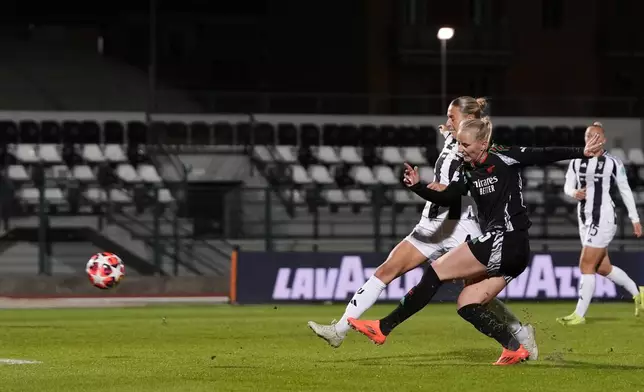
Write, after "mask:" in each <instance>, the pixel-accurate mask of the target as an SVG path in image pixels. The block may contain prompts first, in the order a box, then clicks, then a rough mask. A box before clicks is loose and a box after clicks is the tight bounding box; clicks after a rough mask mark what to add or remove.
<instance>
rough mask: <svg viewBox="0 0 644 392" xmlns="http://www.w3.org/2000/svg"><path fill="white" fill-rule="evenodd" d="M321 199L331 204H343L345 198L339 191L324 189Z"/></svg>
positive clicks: (345, 201) (345, 200)
mask: <svg viewBox="0 0 644 392" xmlns="http://www.w3.org/2000/svg"><path fill="white" fill-rule="evenodd" d="M322 198H323V199H324V200H325V201H326V202H327V203H331V204H345V203H347V198H346V197H345V195H344V192H342V191H341V190H340V189H326V190H323V191H322Z"/></svg>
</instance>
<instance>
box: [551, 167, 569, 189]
mask: <svg viewBox="0 0 644 392" xmlns="http://www.w3.org/2000/svg"><path fill="white" fill-rule="evenodd" d="M546 176H547V178H548V183H550V184H554V185H558V186H563V185H564V183H565V182H566V172H565V171H564V170H563V169H561V168H560V167H558V166H550V167H548V169H547V170H546Z"/></svg>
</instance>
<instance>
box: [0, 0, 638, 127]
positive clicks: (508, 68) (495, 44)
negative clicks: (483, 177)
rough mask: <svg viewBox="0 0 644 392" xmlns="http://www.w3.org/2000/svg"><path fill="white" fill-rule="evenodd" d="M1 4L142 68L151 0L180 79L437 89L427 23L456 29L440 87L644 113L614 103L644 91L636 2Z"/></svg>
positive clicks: (15, 26)
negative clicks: (445, 77) (445, 79)
mask: <svg viewBox="0 0 644 392" xmlns="http://www.w3.org/2000/svg"><path fill="white" fill-rule="evenodd" d="M10 4H12V6H9V5H7V8H6V9H5V10H4V12H3V14H4V15H3V16H2V20H3V21H4V24H3V30H4V31H3V33H4V34H3V35H5V36H7V35H8V34H15V35H19V36H22V37H24V38H25V39H28V37H29V31H30V30H32V29H34V28H38V27H39V26H43V25H64V26H67V29H66V34H68V36H69V37H70V41H73V40H75V41H78V42H81V41H84V40H87V41H91V40H95V39H96V37H97V36H103V37H104V46H105V54H106V55H108V56H110V57H113V58H118V59H120V60H122V61H125V62H127V63H130V64H134V65H136V66H138V67H140V68H142V69H145V70H147V69H148V67H149V63H150V56H149V54H150V50H149V49H150V36H151V34H150V7H151V6H152V7H153V8H154V9H155V10H156V11H155V15H156V44H155V45H154V46H155V49H156V60H157V63H156V65H157V67H156V70H157V72H156V75H157V79H158V81H159V82H161V83H164V84H165V85H168V86H172V87H173V88H177V89H189V90H192V91H200V92H202V93H207V92H212V93H215V92H217V93H220V94H221V93H222V92H245V93H258V92H273V93H275V92H280V93H284V92H288V93H350V94H371V95H372V96H374V95H379V96H389V95H397V96H401V95H403V96H404V95H407V96H408V95H438V94H440V43H439V41H438V39H437V38H436V31H437V29H438V28H439V27H440V26H451V27H453V28H454V29H455V31H456V33H455V36H454V38H453V39H452V40H450V41H449V43H448V64H449V71H448V84H447V86H448V95H449V96H454V95H464V94H467V95H473V96H480V95H486V96H492V97H495V98H496V99H497V100H506V101H508V100H512V99H513V98H515V97H516V98H519V97H520V99H522V100H528V99H529V102H528V103H526V104H525V105H529V106H530V107H532V108H534V112H535V113H534V114H537V115H538V114H539V108H540V107H541V106H543V105H552V102H553V100H554V101H555V102H556V104H557V105H566V104H567V103H566V101H567V100H568V99H570V98H571V97H578V98H580V99H581V98H583V100H584V102H589V103H588V104H592V105H598V103H603V104H604V105H603V106H602V108H603V109H601V110H600V112H601V113H599V114H600V115H615V116H623V115H641V113H640V112H641V110H640V109H641V108H640V105H639V103H638V105H636V107H635V108H629V109H628V110H626V109H624V108H623V107H621V106H622V104H621V103H619V102H631V101H628V100H626V98H641V97H642V91H643V88H644V76H643V73H642V71H641V70H642V69H644V38H643V37H644V23H642V22H641V17H642V15H644V2H642V1H641V0H613V1H609V0H604V1H600V0H566V1H562V0H523V1H511V0H452V1H435V0H325V1H308V0H307V1H301V0H300V1H297V0H272V1H271V0H257V1H250V0H241V1H205V0H202V1H197V0H184V1H169V0H154V1H143V2H101V1H98V2H82V3H76V2H62V3H61V2H43V3H40V2H36V1H33V0H28V1H21V2H19V3H10ZM562 97H565V98H566V100H564V99H563V98H562ZM611 100H612V101H613V102H617V103H614V104H607V103H606V102H610V101H611ZM577 104H579V103H577ZM443 110H444V109H443Z"/></svg>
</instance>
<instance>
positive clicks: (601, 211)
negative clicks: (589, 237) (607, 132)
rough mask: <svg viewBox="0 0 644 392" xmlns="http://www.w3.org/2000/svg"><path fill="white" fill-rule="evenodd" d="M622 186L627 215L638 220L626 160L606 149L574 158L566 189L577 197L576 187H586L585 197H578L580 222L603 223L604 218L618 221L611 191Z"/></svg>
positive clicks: (569, 170)
mask: <svg viewBox="0 0 644 392" xmlns="http://www.w3.org/2000/svg"><path fill="white" fill-rule="evenodd" d="M615 187H617V189H619V193H620V194H621V196H622V200H623V201H624V204H625V205H626V208H627V209H628V217H629V218H630V219H631V221H633V222H639V215H638V213H637V208H636V207H635V200H634V199H633V192H632V191H631V187H630V186H629V185H628V179H627V178H626V169H625V168H624V164H623V163H622V162H621V161H620V160H619V158H617V157H616V156H614V155H611V154H610V153H608V152H604V154H603V155H601V156H599V157H593V158H583V159H573V160H571V161H570V164H569V165H568V171H567V172H566V183H565V185H564V192H565V193H566V194H567V195H568V196H570V197H574V194H575V191H576V190H577V189H582V188H585V189H586V199H584V200H581V201H579V203H578V205H577V210H578V212H579V223H580V224H582V225H589V224H592V225H595V226H598V225H600V222H602V221H604V222H605V221H607V220H608V221H612V222H615V203H614V202H613V198H612V197H611V192H612V191H613V190H615Z"/></svg>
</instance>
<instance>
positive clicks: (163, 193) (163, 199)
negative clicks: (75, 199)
mask: <svg viewBox="0 0 644 392" xmlns="http://www.w3.org/2000/svg"><path fill="white" fill-rule="evenodd" d="M157 200H158V201H159V203H163V204H167V203H172V202H173V201H174V197H172V193H170V190H169V189H166V188H162V189H159V193H158V194H157Z"/></svg>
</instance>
